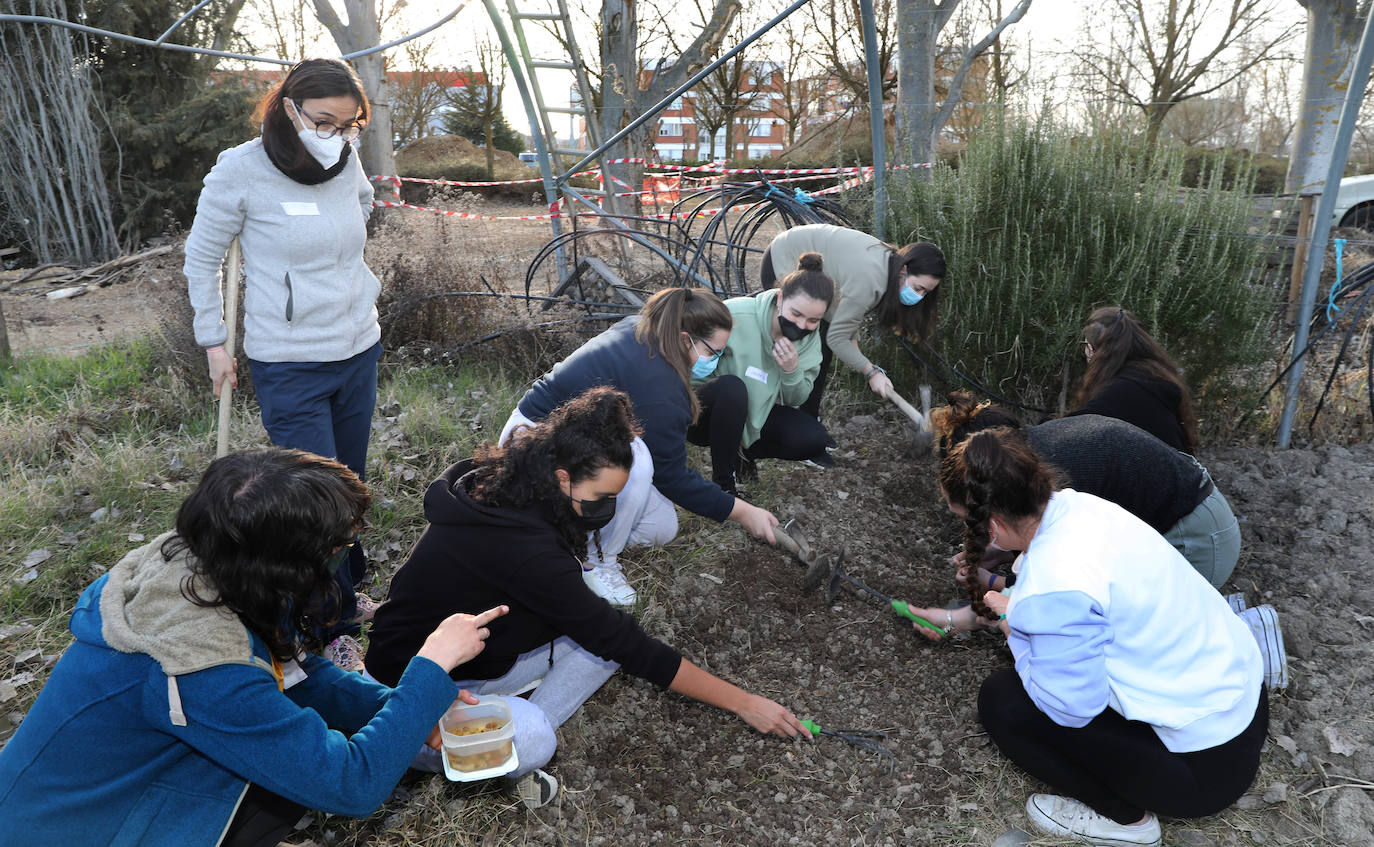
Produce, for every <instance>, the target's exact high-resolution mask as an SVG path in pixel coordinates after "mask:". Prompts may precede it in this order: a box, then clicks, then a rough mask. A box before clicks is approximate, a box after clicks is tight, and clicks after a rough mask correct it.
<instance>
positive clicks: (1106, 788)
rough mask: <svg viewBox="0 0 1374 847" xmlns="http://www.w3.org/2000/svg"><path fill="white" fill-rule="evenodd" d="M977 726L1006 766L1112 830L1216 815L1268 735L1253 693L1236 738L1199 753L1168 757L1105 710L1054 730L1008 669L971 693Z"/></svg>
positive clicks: (1143, 728)
mask: <svg viewBox="0 0 1374 847" xmlns="http://www.w3.org/2000/svg"><path fill="white" fill-rule="evenodd" d="M978 719H979V720H980V721H982V723H983V726H984V727H986V728H987V731H988V735H990V736H992V740H993V741H995V742H996V743H997V747H998V749H1000V750H1001V751H1002V753H1003V755H1005V756H1006V757H1007V758H1008V759H1011V760H1012V761H1013V762H1015V763H1016V764H1018V765H1020V766H1021V768H1022V769H1023V770H1025V771H1026V772H1027V773H1029V774H1030V775H1031V776H1033V777H1035V778H1036V779H1039V780H1040V781H1042V782H1046V783H1048V784H1049V785H1051V786H1052V787H1053V788H1054V789H1055V790H1056V791H1058V792H1060V793H1061V794H1067V795H1068V796H1070V797H1073V798H1074V799H1076V800H1079V801H1081V802H1083V803H1086V804H1088V805H1089V806H1091V807H1092V808H1093V809H1095V810H1096V811H1097V812H1098V813H1099V814H1103V815H1106V816H1107V817H1109V818H1111V819H1112V820H1114V821H1116V822H1117V823H1120V824H1133V823H1135V822H1136V821H1138V820H1140V819H1141V817H1143V816H1144V814H1145V812H1147V811H1150V812H1156V813H1158V814H1161V815H1167V816H1168V817H1171V818H1199V817H1203V816H1205V815H1212V814H1216V813H1217V812H1219V811H1221V810H1222V809H1224V808H1226V807H1227V806H1229V805H1231V804H1232V803H1234V802H1235V801H1236V799H1237V798H1239V797H1240V795H1242V794H1244V793H1245V791H1246V789H1248V788H1249V787H1250V783H1251V782H1253V781H1254V779H1255V773H1256V772H1257V771H1258V770H1259V757H1260V747H1261V746H1262V745H1263V744H1264V738H1265V735H1267V734H1268V731H1269V697H1268V695H1267V692H1266V691H1265V690H1264V689H1263V688H1261V689H1260V695H1259V703H1258V704H1257V705H1256V707H1255V717H1254V719H1253V720H1251V721H1250V725H1249V726H1248V727H1246V728H1245V729H1244V730H1243V731H1242V732H1241V733H1240V734H1239V735H1237V736H1236V737H1235V738H1232V739H1231V740H1230V741H1227V742H1226V743H1225V744H1219V745H1217V746H1216V747H1211V748H1208V749H1206V750H1198V751H1196V752H1193V753H1172V752H1170V751H1169V749H1168V748H1167V747H1165V746H1164V742H1162V741H1160V740H1159V736H1158V735H1156V734H1155V731H1154V730H1153V729H1151V728H1150V725H1149V724H1146V723H1141V722H1140V721H1128V720H1126V718H1124V717H1122V716H1121V715H1120V714H1119V713H1117V712H1115V711H1112V710H1111V709H1110V708H1109V709H1106V710H1104V711H1103V712H1102V714H1100V715H1098V716H1097V717H1095V718H1093V719H1092V720H1091V721H1089V722H1088V724H1087V725H1086V726H1083V727H1078V728H1072V727H1065V726H1060V725H1059V724H1057V723H1055V722H1054V721H1052V720H1050V719H1049V717H1048V716H1047V715H1046V714H1045V713H1044V712H1042V711H1040V709H1039V708H1038V707H1037V706H1036V705H1035V702H1034V701H1033V700H1031V698H1030V696H1029V695H1028V694H1026V689H1025V688H1024V687H1023V686H1022V684H1021V677H1020V676H1019V675H1017V673H1016V671H1014V670H1000V671H997V672H996V673H994V674H993V675H992V676H989V677H988V678H987V679H986V680H984V681H983V687H982V689H981V690H980V691H979V692H978Z"/></svg>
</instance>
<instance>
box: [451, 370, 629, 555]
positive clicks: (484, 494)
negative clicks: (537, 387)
mask: <svg viewBox="0 0 1374 847" xmlns="http://www.w3.org/2000/svg"><path fill="white" fill-rule="evenodd" d="M639 434H640V429H639V426H638V425H637V424H636V423H635V417H634V406H633V405H632V404H631V403H630V398H629V397H628V396H627V395H626V394H625V393H624V392H621V391H617V390H615V389H614V388H608V387H606V386H598V387H596V388H589V389H587V390H586V391H584V392H582V393H581V394H579V395H577V396H576V397H573V398H572V399H570V400H568V401H567V402H566V403H564V404H563V405H561V406H559V407H558V408H556V409H554V410H553V412H551V413H550V414H549V416H548V417H546V418H544V420H542V421H540V422H539V423H538V424H536V425H534V426H530V427H522V428H520V429H517V430H515V432H513V433H511V436H510V438H509V439H508V440H507V442H506V446H504V447H498V446H497V445H495V444H484V445H482V446H481V447H479V448H477V452H476V453H475V454H473V461H474V462H475V464H476V465H477V467H476V468H475V470H474V473H473V481H472V483H471V486H470V488H469V490H468V494H469V495H470V496H471V497H472V499H474V500H476V501H477V502H478V503H482V504H484V505H488V506H497V507H501V508H515V509H522V508H528V507H530V506H542V507H543V508H545V509H546V510H547V511H548V513H549V514H550V515H551V516H552V519H553V525H554V527H555V528H556V529H557V530H558V533H559V535H560V536H562V538H563V540H564V541H566V542H568V546H569V547H571V548H572V549H573V550H574V551H579V550H581V549H582V545H583V544H584V543H585V539H586V533H585V532H583V531H582V530H580V529H578V528H577V524H576V518H577V513H576V512H574V511H573V508H572V502H571V501H570V500H569V499H568V497H567V495H565V494H564V493H563V490H562V489H561V488H559V487H558V477H557V476H556V475H555V473H554V472H555V471H557V470H558V469H559V468H562V469H563V470H565V471H567V472H568V476H570V477H571V478H572V481H573V482H575V483H576V482H582V481H583V480H585V479H587V478H588V477H590V476H593V475H594V474H596V473H597V471H600V470H601V469H602V468H620V469H621V470H626V471H628V470H629V469H630V464H631V462H633V460H634V456H633V453H632V452H631V448H630V443H631V442H632V441H634V439H635V437H636V436H638V435H639ZM596 535H597V538H596V543H597V545H598V547H599V546H600V543H601V541H600V533H599V532H598V533H597V534H596Z"/></svg>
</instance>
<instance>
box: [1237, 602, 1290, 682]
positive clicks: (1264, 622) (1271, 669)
mask: <svg viewBox="0 0 1374 847" xmlns="http://www.w3.org/2000/svg"><path fill="white" fill-rule="evenodd" d="M1239 614H1240V619H1241V620H1243V621H1245V624H1246V626H1248V627H1250V634H1251V635H1253V636H1255V641H1257V642H1258V643H1259V648H1260V656H1261V657H1263V659H1264V684H1265V685H1266V686H1268V687H1269V690H1270V691H1278V690H1279V689H1281V688H1287V687H1288V653H1287V651H1285V650H1284V649H1283V630H1282V629H1280V628H1279V613H1278V612H1277V611H1275V610H1274V607H1273V606H1271V605H1269V604H1268V603H1265V604H1263V605H1261V606H1255V607H1254V608H1252V609H1246V610H1244V611H1242V612H1240V613H1239Z"/></svg>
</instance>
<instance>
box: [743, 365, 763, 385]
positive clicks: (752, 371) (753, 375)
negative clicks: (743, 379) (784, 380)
mask: <svg viewBox="0 0 1374 847" xmlns="http://www.w3.org/2000/svg"><path fill="white" fill-rule="evenodd" d="M744 375H745V376H747V377H749V378H750V379H756V380H758V381H759V382H761V383H763V384H764V385H767V384H768V371H766V370H764V369H763V368H756V367H754V366H753V365H750V366H749V367H747V368H745V369H744Z"/></svg>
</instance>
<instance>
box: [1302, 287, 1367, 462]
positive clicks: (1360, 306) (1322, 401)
mask: <svg viewBox="0 0 1374 847" xmlns="http://www.w3.org/2000/svg"><path fill="white" fill-rule="evenodd" d="M1371 294H1374V286H1369V287H1368V288H1366V289H1365V291H1364V293H1363V294H1361V295H1360V299H1359V300H1358V301H1357V303H1356V306H1355V316H1354V317H1353V318H1351V320H1350V329H1348V330H1346V332H1345V337H1344V338H1342V339H1341V349H1340V351H1339V352H1337V353H1336V361H1335V362H1334V363H1332V365H1331V375H1330V376H1328V377H1327V378H1326V385H1325V386H1324V387H1323V388H1322V394H1321V397H1320V398H1318V400H1317V408H1316V409H1314V410H1313V412H1312V418H1311V420H1309V421H1308V422H1307V432H1308V435H1311V434H1312V432H1313V429H1314V428H1315V427H1316V424H1317V416H1318V415H1320V414H1321V413H1322V407H1324V406H1325V405H1326V395H1327V394H1328V393H1330V391H1331V385H1332V383H1334V382H1335V381H1336V374H1337V373H1338V372H1339V371H1340V369H1341V361H1342V360H1343V359H1344V358H1345V351H1346V350H1347V349H1349V347H1350V341H1351V339H1353V338H1354V337H1355V330H1357V329H1359V327H1360V318H1361V317H1363V316H1364V310H1365V307H1367V306H1368V305H1369V298H1370V295H1371ZM1333 325H1334V322H1333ZM1369 411H1370V414H1371V415H1372V416H1374V405H1371V406H1370V409H1369Z"/></svg>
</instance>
